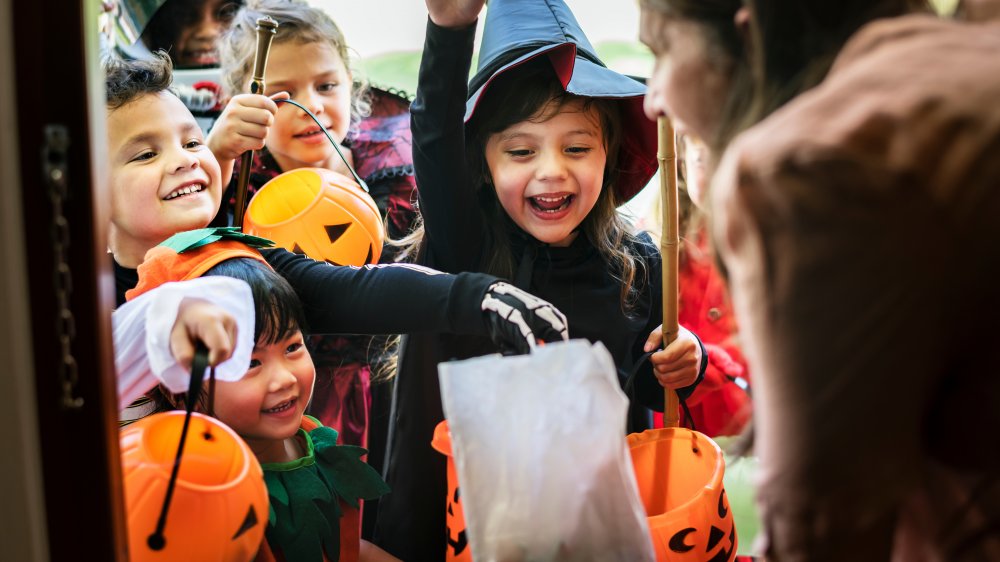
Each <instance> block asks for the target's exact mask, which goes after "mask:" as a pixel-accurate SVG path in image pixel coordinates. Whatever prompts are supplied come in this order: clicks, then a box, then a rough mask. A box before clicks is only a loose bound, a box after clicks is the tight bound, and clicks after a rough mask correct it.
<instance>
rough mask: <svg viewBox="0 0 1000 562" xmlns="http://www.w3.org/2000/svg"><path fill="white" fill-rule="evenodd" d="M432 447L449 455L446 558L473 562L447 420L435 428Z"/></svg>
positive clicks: (450, 560)
mask: <svg viewBox="0 0 1000 562" xmlns="http://www.w3.org/2000/svg"><path fill="white" fill-rule="evenodd" d="M431 447H434V450H435V451H437V452H439V453H441V454H442V455H445V456H446V457H448V511H447V512H446V513H447V514H446V515H445V522H446V523H447V533H448V549H447V551H446V552H445V558H444V559H445V560H446V561H447V562H472V549H471V548H469V540H468V535H467V534H466V533H465V512H464V511H463V509H462V498H461V493H460V492H459V488H458V471H457V470H455V457H453V456H451V434H450V433H449V432H448V422H447V421H443V422H441V423H439V424H437V427H435V428H434V438H433V439H432V440H431Z"/></svg>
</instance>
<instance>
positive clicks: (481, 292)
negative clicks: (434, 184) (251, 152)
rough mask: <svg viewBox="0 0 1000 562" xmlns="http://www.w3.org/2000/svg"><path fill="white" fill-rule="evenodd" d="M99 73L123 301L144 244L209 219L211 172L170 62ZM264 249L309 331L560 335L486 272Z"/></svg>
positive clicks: (525, 341) (523, 344)
mask: <svg viewBox="0 0 1000 562" xmlns="http://www.w3.org/2000/svg"><path fill="white" fill-rule="evenodd" d="M106 72H107V77H106V87H107V89H108V90H107V95H108V98H107V100H108V101H107V107H108V147H109V153H110V161H111V162H110V166H109V168H110V173H109V183H110V187H111V196H112V200H111V209H112V212H111V227H110V235H109V247H110V251H111V253H112V254H113V255H114V261H115V263H114V266H115V277H116V279H115V280H116V285H117V289H118V295H119V302H123V301H124V293H125V291H126V290H128V289H130V288H132V287H134V286H135V284H136V282H137V281H138V276H137V273H136V270H135V268H136V267H137V266H138V265H139V263H141V261H142V259H143V256H144V255H145V253H146V251H148V250H149V249H150V248H152V247H154V246H156V245H157V244H159V243H160V242H162V241H163V240H165V239H167V238H168V237H170V236H171V235H173V234H175V233H177V232H180V231H184V230H190V229H198V228H202V227H204V226H205V225H207V224H208V223H209V221H210V220H211V219H212V217H214V216H215V214H216V212H217V211H218V205H219V199H220V195H221V174H220V169H219V165H218V162H217V161H216V159H215V157H214V156H213V155H212V153H211V151H209V150H208V149H207V148H206V146H205V145H204V143H203V141H202V136H201V131H200V129H199V128H198V125H197V124H196V123H195V121H194V118H193V117H192V116H191V113H190V112H189V111H188V110H187V109H186V108H185V107H184V105H183V104H182V103H181V102H180V100H179V99H177V97H176V96H174V95H173V94H172V93H170V92H169V91H168V90H167V89H166V88H167V86H168V85H169V84H170V63H169V60H167V59H166V58H165V57H163V56H161V57H158V58H156V59H154V60H153V61H121V60H111V61H108V62H107V65H106ZM227 235H228V233H227V231H226V230H221V231H216V230H211V229H210V230H206V231H202V232H199V233H197V234H191V236H199V237H200V239H202V240H206V241H207V240H211V239H217V238H219V237H225V236H227ZM264 253H265V257H266V259H267V261H268V263H269V264H270V265H271V266H272V267H274V268H275V269H276V270H277V271H278V272H279V273H280V274H281V275H282V276H283V277H285V278H286V279H287V280H288V281H289V283H290V284H291V285H292V287H294V288H295V290H296V292H297V293H298V295H299V297H300V299H301V300H302V301H303V304H304V306H305V310H306V316H307V320H308V321H309V323H310V325H311V326H312V327H313V328H314V330H315V331H317V332H319V333H361V334H390V333H408V332H412V331H423V330H428V331H435V330H437V331H444V332H452V333H471V334H480V335H490V336H491V337H492V338H494V339H496V340H497V341H500V342H503V343H504V344H505V345H512V346H515V347H519V348H520V349H522V350H527V349H529V347H530V346H533V345H535V339H536V338H537V339H542V340H548V339H552V338H562V337H565V327H564V325H562V324H560V323H561V322H562V321H563V319H562V318H561V315H560V314H559V313H558V311H555V310H549V309H551V308H552V307H551V305H549V304H548V303H542V302H540V301H537V300H536V299H533V298H532V297H531V296H530V295H527V294H526V293H524V292H523V291H519V290H517V289H515V288H513V287H510V286H509V285H506V284H504V283H500V282H499V281H498V280H497V279H496V278H495V277H491V276H488V275H479V274H462V275H445V274H441V273H440V272H437V271H434V270H431V269H428V268H421V267H417V266H411V265H380V266H368V267H364V268H354V267H336V266H331V265H328V264H325V263H320V262H315V261H313V260H310V259H308V258H305V257H304V256H298V255H295V254H291V253H289V252H285V251H284V250H265V252H264ZM346 295H350V298H345V296H346ZM511 310H518V311H519V312H521V314H519V315H512V314H511Z"/></svg>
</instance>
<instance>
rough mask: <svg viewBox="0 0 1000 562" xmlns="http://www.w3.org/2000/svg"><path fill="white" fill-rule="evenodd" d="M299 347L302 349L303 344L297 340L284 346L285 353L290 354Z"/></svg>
mask: <svg viewBox="0 0 1000 562" xmlns="http://www.w3.org/2000/svg"><path fill="white" fill-rule="evenodd" d="M300 349H304V346H303V345H302V342H300V341H297V342H295V343H293V344H291V345H289V346H288V347H286V348H285V353H287V354H289V355H290V354H292V353H295V352H296V351H299V350H300Z"/></svg>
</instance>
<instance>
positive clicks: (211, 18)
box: [140, 0, 241, 68]
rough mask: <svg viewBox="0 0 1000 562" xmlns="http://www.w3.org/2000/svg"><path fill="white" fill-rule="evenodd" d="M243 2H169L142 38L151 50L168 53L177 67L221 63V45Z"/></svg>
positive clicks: (193, 0)
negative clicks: (219, 49)
mask: <svg viewBox="0 0 1000 562" xmlns="http://www.w3.org/2000/svg"><path fill="white" fill-rule="evenodd" d="M240 4H241V2H240V1H239V0H166V1H165V2H163V3H162V5H161V6H160V7H159V9H157V10H156V12H155V13H154V14H153V17H152V18H150V20H149V23H148V24H147V25H146V27H145V29H144V30H143V31H142V36H141V37H140V39H141V40H142V42H143V44H145V46H146V47H147V48H148V49H149V50H150V51H166V52H167V53H169V54H170V58H171V60H173V63H174V65H175V66H176V67H177V68H204V67H210V66H216V65H218V64H219V54H218V49H217V43H218V40H219V36H220V35H221V34H222V32H223V30H225V28H226V26H227V25H228V23H229V21H230V20H231V19H232V17H233V14H234V13H235V12H236V10H237V9H238V8H239V6H240Z"/></svg>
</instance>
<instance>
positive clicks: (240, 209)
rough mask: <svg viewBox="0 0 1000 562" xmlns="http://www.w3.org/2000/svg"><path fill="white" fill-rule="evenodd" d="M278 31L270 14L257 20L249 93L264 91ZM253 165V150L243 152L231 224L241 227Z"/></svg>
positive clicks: (261, 92)
mask: <svg viewBox="0 0 1000 562" xmlns="http://www.w3.org/2000/svg"><path fill="white" fill-rule="evenodd" d="M277 32H278V22H276V21H274V19H272V18H271V17H270V16H264V17H262V18H259V19H258V20H257V57H256V58H255V59H254V62H253V79H252V80H251V81H250V93H251V94H263V93H264V68H266V67H267V53H268V52H269V51H270V50H271V40H272V39H274V34H275V33H277ZM252 165H253V150H248V151H246V152H244V153H243V157H242V158H241V159H240V174H239V176H237V178H236V205H235V206H234V207H233V226H235V227H237V228H240V229H242V228H243V215H244V213H246V208H247V190H248V188H249V186H250V167H251V166H252Z"/></svg>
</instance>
